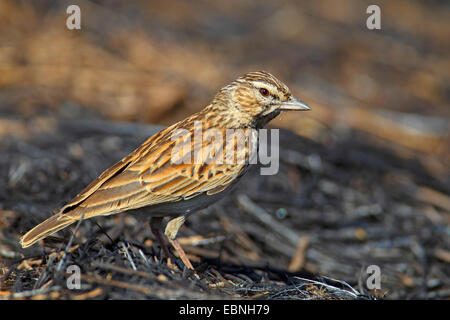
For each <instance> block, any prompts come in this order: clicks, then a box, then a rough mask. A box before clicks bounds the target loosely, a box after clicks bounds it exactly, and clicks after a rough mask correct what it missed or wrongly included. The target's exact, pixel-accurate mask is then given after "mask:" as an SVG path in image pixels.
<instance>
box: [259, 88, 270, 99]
mask: <svg viewBox="0 0 450 320" xmlns="http://www.w3.org/2000/svg"><path fill="white" fill-rule="evenodd" d="M259 93H261V95H262V96H264V97H267V96H268V95H269V90H267V89H266V88H261V89H259Z"/></svg>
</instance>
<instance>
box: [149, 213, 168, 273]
mask: <svg viewBox="0 0 450 320" xmlns="http://www.w3.org/2000/svg"><path fill="white" fill-rule="evenodd" d="M162 220H163V217H151V218H150V221H149V224H150V230H151V231H152V233H153V235H154V236H155V237H156V240H157V241H158V242H159V245H160V246H161V249H162V251H163V253H164V256H165V258H166V259H167V264H168V265H169V266H171V265H172V263H171V261H170V254H169V248H167V244H166V242H165V241H164V238H163V236H162V233H161V223H162Z"/></svg>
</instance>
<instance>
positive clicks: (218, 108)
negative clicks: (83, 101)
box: [21, 71, 310, 269]
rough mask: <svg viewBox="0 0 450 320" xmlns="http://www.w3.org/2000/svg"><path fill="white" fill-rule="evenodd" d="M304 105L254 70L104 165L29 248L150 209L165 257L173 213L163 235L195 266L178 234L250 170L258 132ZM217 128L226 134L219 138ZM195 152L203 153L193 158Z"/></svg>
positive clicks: (39, 229) (31, 234)
mask: <svg viewBox="0 0 450 320" xmlns="http://www.w3.org/2000/svg"><path fill="white" fill-rule="evenodd" d="M305 110H310V108H309V107H308V106H307V105H306V104H305V103H304V102H302V101H300V100H298V99H296V98H294V96H293V95H292V94H291V92H290V90H289V88H288V87H287V86H286V85H285V84H284V83H282V82H281V81H280V80H278V79H277V78H276V77H274V76H273V75H272V74H270V73H268V72H265V71H258V72H250V73H247V74H245V75H244V76H242V77H239V78H238V79H236V80H234V81H233V82H231V83H230V84H229V85H227V86H225V87H223V88H222V89H220V90H219V92H218V93H217V94H216V96H215V97H214V98H213V100H212V101H211V103H210V104H209V105H208V106H206V107H205V108H204V109H203V110H201V111H199V112H198V113H195V114H193V115H191V116H189V117H188V118H186V119H184V120H182V121H180V122H178V123H175V124H174V125H172V126H170V127H168V128H166V129H163V130H161V131H160V132H158V133H156V134H155V135H153V136H151V137H150V138H149V139H148V140H146V141H145V142H144V143H143V144H142V145H141V146H140V147H138V148H137V149H136V150H134V151H133V152H131V153H130V154H129V155H127V156H126V157H124V158H123V159H122V160H120V161H119V162H117V163H116V164H114V165H113V166H112V167H110V168H108V169H107V170H105V171H104V172H103V173H102V174H101V175H100V176H99V177H98V178H97V179H95V180H94V181H92V182H91V183H90V184H89V185H88V186H87V187H86V188H85V189H84V190H82V191H81V192H80V193H79V194H78V195H77V196H76V197H75V198H74V199H73V200H72V201H70V202H69V203H67V204H66V205H65V206H64V207H62V208H61V209H60V210H59V211H57V213H56V214H54V215H53V216H51V217H50V218H48V219H47V220H45V221H43V222H42V223H40V224H39V225H37V226H36V227H34V228H33V229H31V230H30V231H28V232H27V233H26V234H25V235H24V236H23V237H22V239H21V244H22V247H24V248H26V247H29V246H31V245H33V244H34V243H36V242H37V241H39V240H42V239H44V238H45V237H47V236H49V235H51V234H53V233H55V232H57V231H59V230H61V229H63V228H65V227H67V226H69V225H71V224H73V223H74V222H76V221H79V220H80V219H89V218H93V217H97V216H107V215H112V214H117V213H120V212H124V211H129V210H135V209H139V208H143V207H145V208H146V212H147V213H148V215H149V216H150V229H151V231H152V232H153V234H154V235H155V237H156V239H157V240H158V242H159V243H160V245H161V248H162V250H163V252H164V254H165V256H166V257H167V258H169V250H168V248H167V245H166V243H165V241H164V237H163V234H162V229H161V226H162V221H163V218H164V217H170V218H171V219H170V221H169V222H168V223H167V225H166V228H165V232H164V234H165V236H166V237H167V239H168V240H169V242H170V243H171V245H172V246H173V247H174V249H175V250H176V251H177V253H178V255H179V257H180V258H181V259H182V261H183V263H184V264H185V266H186V267H188V268H190V269H194V268H193V266H192V264H191V262H190V261H189V259H188V258H187V256H186V254H185V252H184V250H183V249H182V247H181V246H180V244H179V243H178V241H177V239H176V236H177V233H178V230H179V229H180V227H181V226H182V225H183V223H184V222H185V219H186V218H187V217H188V216H189V215H190V214H192V213H194V212H196V211H199V210H201V209H204V208H206V207H208V206H209V205H211V204H213V203H215V202H217V201H218V200H219V199H220V198H222V197H224V196H225V195H226V194H227V193H228V192H229V191H230V190H231V189H232V187H233V185H235V184H236V183H237V182H238V181H239V180H240V179H241V177H242V176H243V175H244V174H245V173H246V172H247V171H248V168H249V166H250V165H251V164H250V160H249V159H250V154H251V152H250V151H251V148H252V146H254V140H255V138H256V140H257V139H258V136H257V134H258V131H257V130H255V129H260V128H263V127H264V126H265V125H266V124H267V123H268V122H269V121H271V120H272V119H274V118H275V117H277V116H278V115H279V114H281V113H282V112H283V111H305ZM199 125H200V128H201V130H202V132H204V133H205V132H206V133H207V132H214V133H215V134H214V136H215V137H216V139H207V138H206V139H200V140H199V139H195V138H194V136H195V133H196V130H198V127H199ZM230 130H240V131H241V132H244V133H249V132H251V134H244V135H243V137H244V138H243V139H244V143H243V144H241V146H243V147H238V139H227V138H226V133H227V132H229V131H230ZM180 132H181V133H183V134H182V135H180ZM255 132H256V137H255ZM217 133H219V135H222V137H223V138H222V139H217ZM191 138H192V139H191ZM250 140H252V141H253V142H251V141H250ZM180 145H181V146H183V147H182V148H180ZM175 149H176V150H175ZM180 150H181V154H180ZM226 150H228V151H229V150H231V151H233V152H235V153H236V154H237V156H236V157H231V158H234V159H238V158H240V161H237V160H235V161H224V157H223V155H224V153H225V152H226ZM175 151H177V152H175ZM192 154H194V155H195V154H197V155H200V156H190V157H189V155H192ZM239 155H241V157H239ZM227 159H229V158H227ZM242 159H243V160H242ZM180 160H183V161H180Z"/></svg>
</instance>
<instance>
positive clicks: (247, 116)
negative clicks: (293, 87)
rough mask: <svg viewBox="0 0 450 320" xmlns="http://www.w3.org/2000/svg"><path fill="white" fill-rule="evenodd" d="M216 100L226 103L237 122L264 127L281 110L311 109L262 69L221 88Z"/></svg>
mask: <svg viewBox="0 0 450 320" xmlns="http://www.w3.org/2000/svg"><path fill="white" fill-rule="evenodd" d="M216 100H217V102H218V103H222V102H225V101H226V102H227V103H226V104H227V105H228V106H227V107H228V108H231V109H232V110H233V111H234V112H235V115H234V116H235V117H238V118H240V121H248V122H252V123H251V124H250V125H251V126H254V127H263V126H264V125H265V124H267V122H269V121H270V120H272V119H273V118H275V117H276V116H278V115H279V114H280V113H281V112H283V111H291V110H292V111H306V110H310V107H308V106H307V105H306V104H305V103H304V102H302V101H300V100H298V99H296V98H295V97H294V96H293V95H292V94H291V91H290V90H289V88H288V87H287V86H286V85H285V84H284V83H283V82H281V81H280V80H278V79H277V78H276V77H274V76H273V75H272V74H270V73H268V72H265V71H258V72H250V73H247V74H246V75H244V76H242V77H240V78H238V79H236V80H235V81H233V82H232V83H231V84H230V85H228V86H226V87H224V88H223V89H222V90H221V91H220V92H219V94H218V95H217V96H216Z"/></svg>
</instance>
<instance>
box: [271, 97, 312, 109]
mask: <svg viewBox="0 0 450 320" xmlns="http://www.w3.org/2000/svg"><path fill="white" fill-rule="evenodd" d="M279 109H280V110H297V111H307V110H311V108H310V107H309V106H308V105H307V104H306V103H304V102H303V101H301V100H299V99H296V98H294V97H292V98H291V99H290V100H289V101H286V102H283V103H282V104H281V105H280V107H279Z"/></svg>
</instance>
